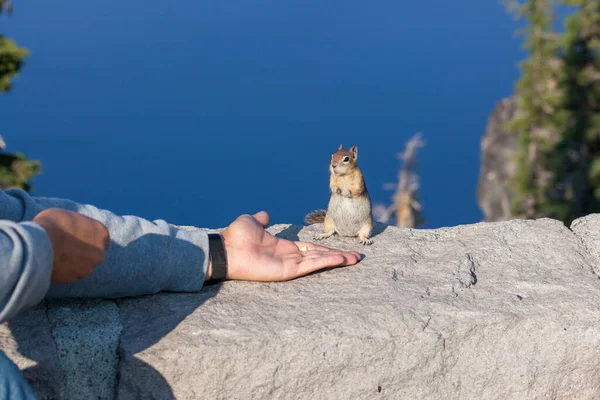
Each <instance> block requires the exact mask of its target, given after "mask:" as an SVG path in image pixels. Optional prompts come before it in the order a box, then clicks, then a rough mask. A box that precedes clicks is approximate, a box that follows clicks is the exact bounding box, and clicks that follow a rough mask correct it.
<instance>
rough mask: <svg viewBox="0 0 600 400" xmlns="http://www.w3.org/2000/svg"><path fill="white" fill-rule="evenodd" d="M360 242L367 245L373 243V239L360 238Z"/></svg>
mask: <svg viewBox="0 0 600 400" xmlns="http://www.w3.org/2000/svg"><path fill="white" fill-rule="evenodd" d="M360 244H362V245H365V246H369V245H372V244H373V239H369V238H363V239H360Z"/></svg>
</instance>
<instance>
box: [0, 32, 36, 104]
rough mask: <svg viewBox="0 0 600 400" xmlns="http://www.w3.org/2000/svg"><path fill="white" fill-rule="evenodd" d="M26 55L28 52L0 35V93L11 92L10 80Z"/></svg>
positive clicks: (17, 71)
mask: <svg viewBox="0 0 600 400" xmlns="http://www.w3.org/2000/svg"><path fill="white" fill-rule="evenodd" d="M28 55H29V51H28V50H26V49H24V48H21V47H19V46H17V44H16V43H15V42H13V41H12V40H10V39H7V38H5V37H4V36H2V35H0V92H9V91H10V90H11V88H12V85H11V80H12V79H14V78H15V77H16V76H17V75H18V73H19V70H20V69H21V67H22V66H23V63H24V59H25V57H27V56H28Z"/></svg>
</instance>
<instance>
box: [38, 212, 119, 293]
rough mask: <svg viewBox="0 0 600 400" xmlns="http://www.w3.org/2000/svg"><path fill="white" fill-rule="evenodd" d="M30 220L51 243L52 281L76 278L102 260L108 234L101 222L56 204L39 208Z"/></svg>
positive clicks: (83, 275)
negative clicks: (49, 207)
mask: <svg viewBox="0 0 600 400" xmlns="http://www.w3.org/2000/svg"><path fill="white" fill-rule="evenodd" d="M33 222H35V223H37V224H39V225H40V226H41V227H42V228H43V229H44V230H45V231H46V233H47V234H48V237H49V238H50V242H51V243H52V250H53V252H54V262H53V266H52V277H51V279H52V282H55V283H74V282H77V281H78V280H81V279H83V278H85V277H87V276H88V275H90V274H91V273H92V272H93V271H94V269H95V268H96V267H97V266H98V265H100V264H101V263H102V262H103V261H104V257H105V255H106V250H107V249H108V246H109V243H110V236H109V233H108V230H107V228H106V227H105V226H104V225H103V224H101V223H100V222H98V221H96V220H93V219H91V218H88V217H86V216H85V215H82V214H78V213H76V212H72V211H66V210H61V209H56V208H51V209H47V210H44V211H42V212H40V213H39V214H38V215H37V216H36V217H35V218H34V219H33Z"/></svg>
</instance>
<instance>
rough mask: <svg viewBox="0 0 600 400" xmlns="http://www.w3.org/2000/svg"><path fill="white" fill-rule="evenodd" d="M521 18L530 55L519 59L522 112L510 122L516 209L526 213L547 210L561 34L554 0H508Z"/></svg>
mask: <svg viewBox="0 0 600 400" xmlns="http://www.w3.org/2000/svg"><path fill="white" fill-rule="evenodd" d="M507 5H508V7H509V9H510V10H512V11H514V12H515V14H516V16H517V18H525V19H526V20H527V26H526V27H525V29H524V30H523V33H524V35H525V37H526V42H525V48H526V49H527V50H528V52H529V58H528V59H527V60H525V61H524V62H522V63H521V64H520V67H521V71H522V75H521V78H520V80H519V82H518V83H517V85H516V94H517V98H518V106H517V107H518V111H517V117H516V118H515V119H514V120H513V121H510V122H509V126H508V128H509V129H510V130H512V131H513V132H515V133H516V134H517V135H518V137H519V151H518V154H517V158H516V162H517V172H516V174H515V176H514V177H513V179H512V182H510V184H511V185H512V186H513V187H514V188H515V196H514V199H513V213H514V214H515V216H521V217H525V218H538V217H541V216H547V213H548V210H549V206H550V204H549V198H550V196H549V191H550V190H551V187H550V183H551V180H552V172H551V171H550V170H549V166H550V165H551V164H552V152H553V148H554V146H555V145H556V143H557V142H558V137H557V132H556V129H555V125H554V124H553V118H554V117H553V115H554V113H555V112H556V110H557V105H558V104H559V99H560V94H559V90H558V87H557V86H558V85H557V80H558V75H559V72H560V60H559V59H558V58H557V51H558V49H559V47H558V46H559V40H558V36H557V35H556V34H555V32H553V29H552V24H553V22H554V18H555V16H554V3H553V2H552V1H551V0H528V1H526V2H525V3H522V4H519V3H516V2H510V3H507Z"/></svg>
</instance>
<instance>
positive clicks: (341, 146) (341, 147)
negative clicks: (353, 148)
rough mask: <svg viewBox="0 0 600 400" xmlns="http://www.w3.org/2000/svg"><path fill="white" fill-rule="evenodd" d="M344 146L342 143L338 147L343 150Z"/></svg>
mask: <svg viewBox="0 0 600 400" xmlns="http://www.w3.org/2000/svg"><path fill="white" fill-rule="evenodd" d="M343 149H344V146H343V145H342V144H341V143H340V147H338V151H340V150H343Z"/></svg>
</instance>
